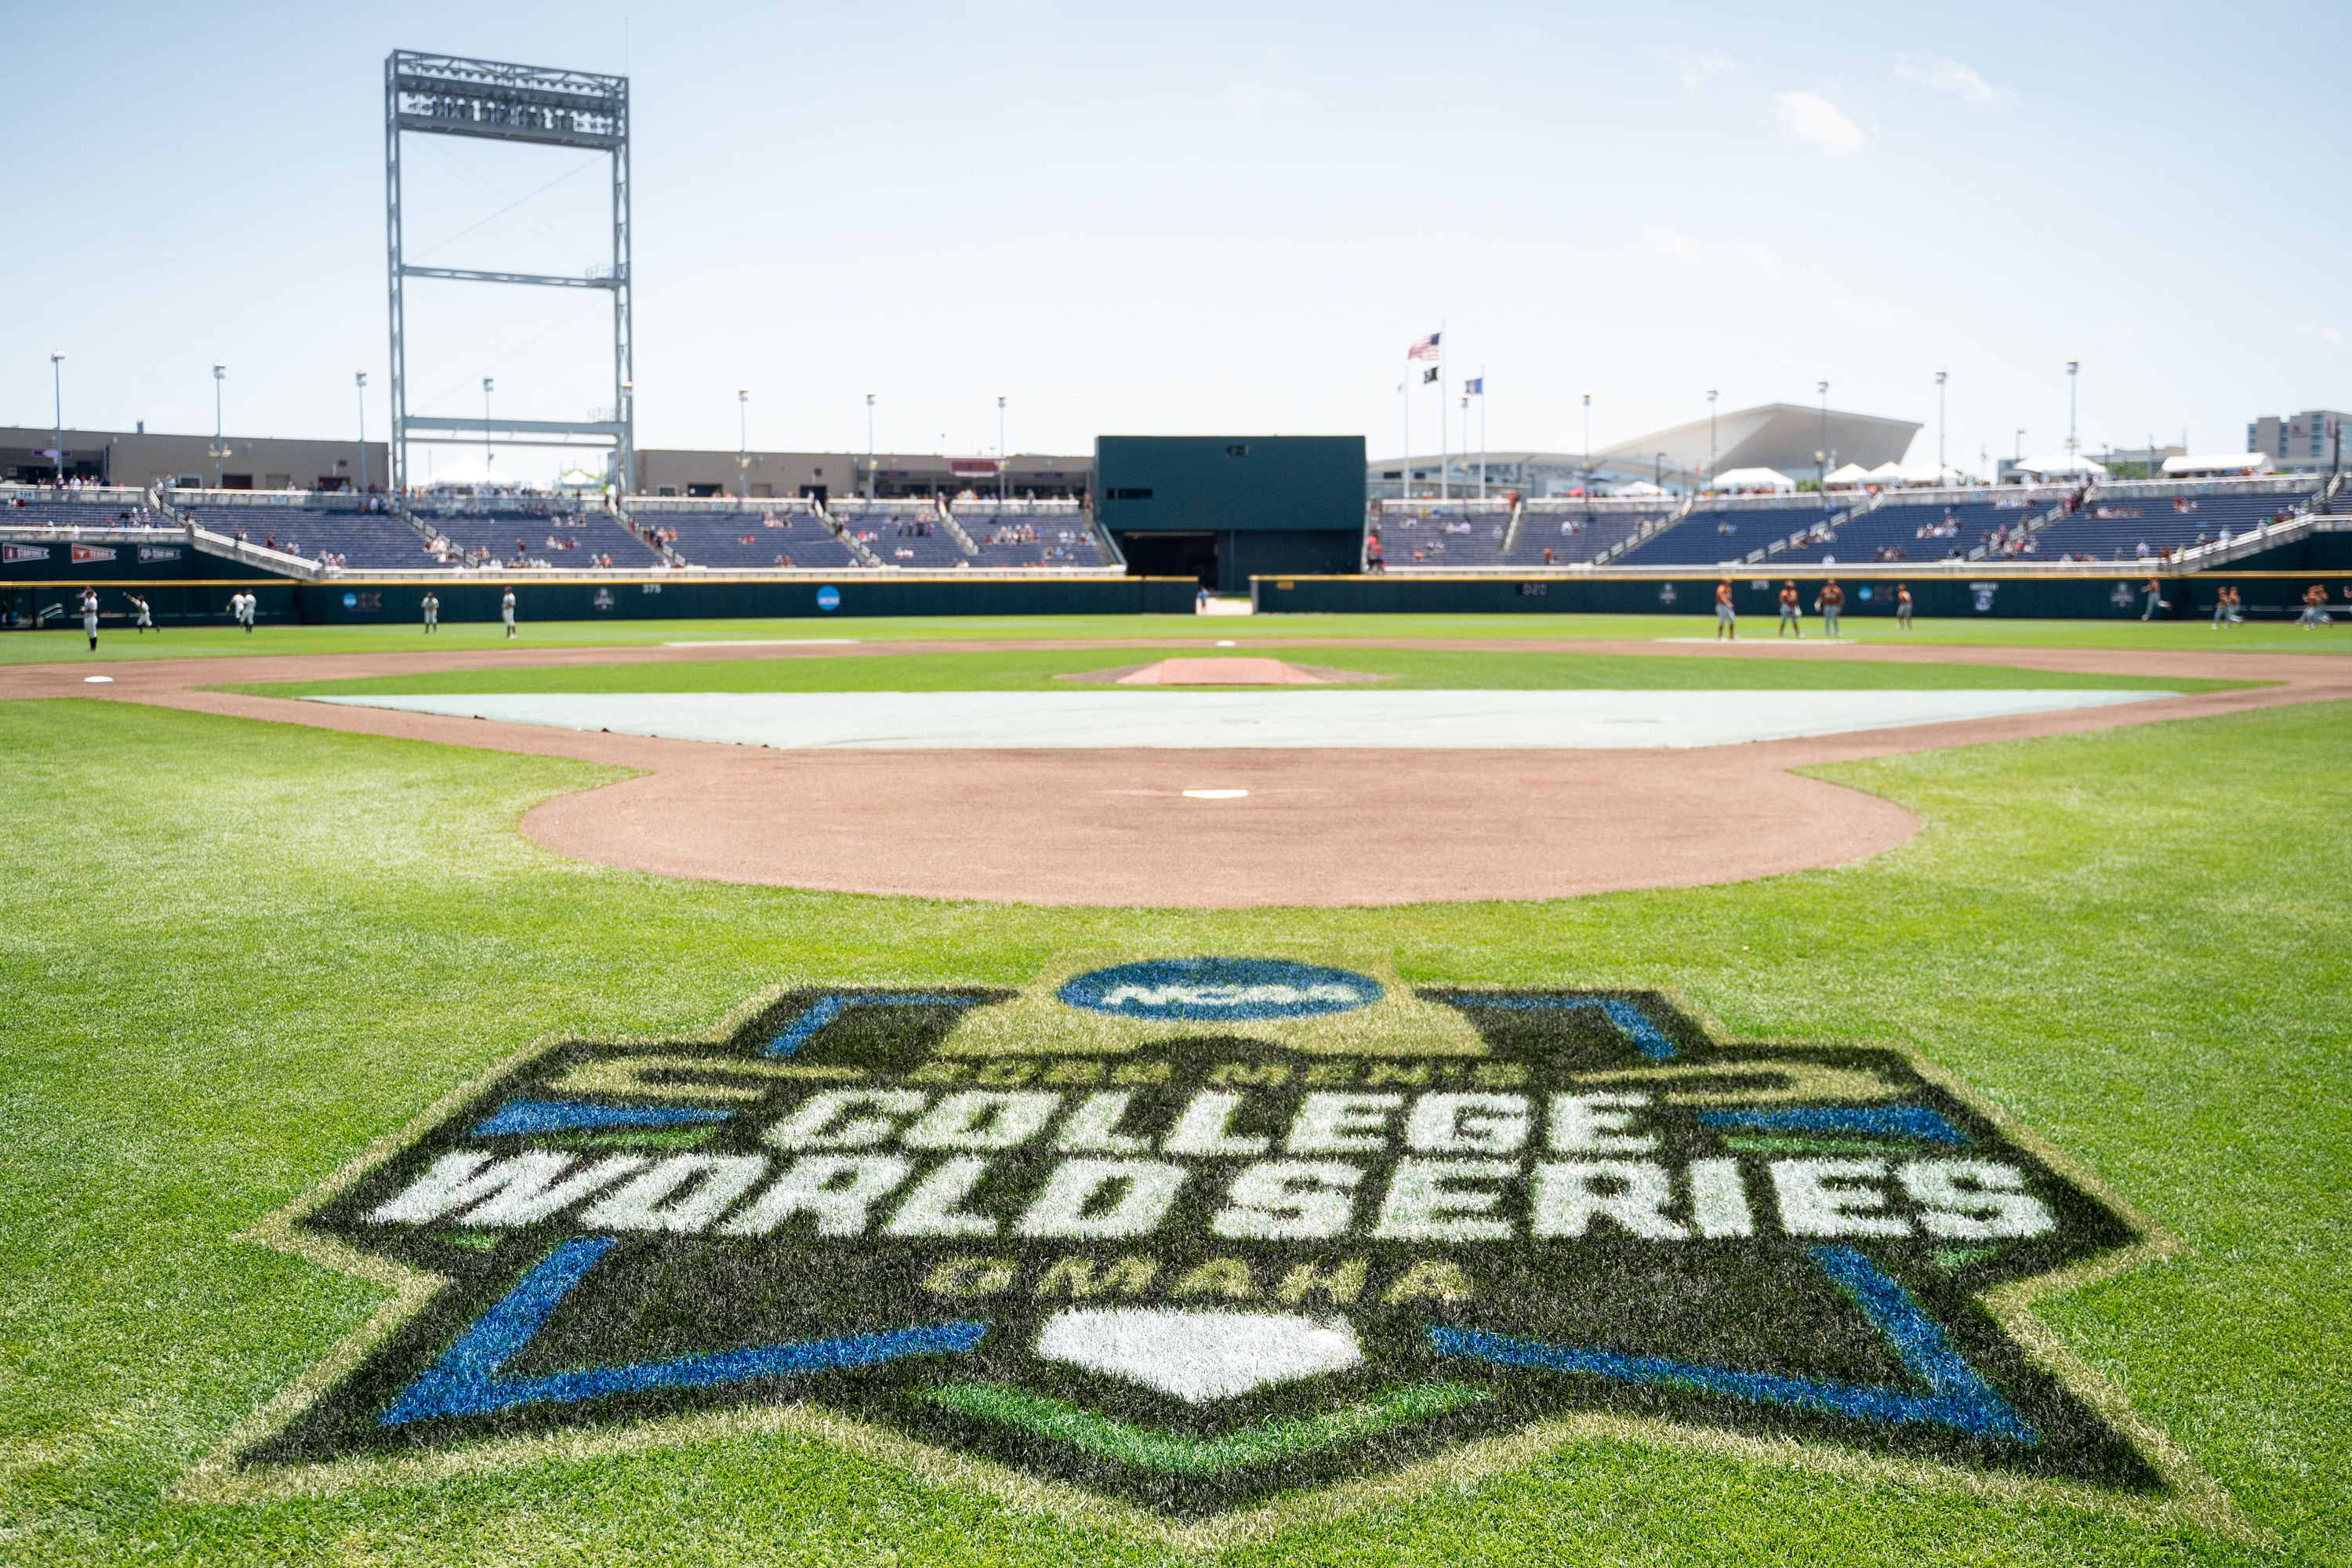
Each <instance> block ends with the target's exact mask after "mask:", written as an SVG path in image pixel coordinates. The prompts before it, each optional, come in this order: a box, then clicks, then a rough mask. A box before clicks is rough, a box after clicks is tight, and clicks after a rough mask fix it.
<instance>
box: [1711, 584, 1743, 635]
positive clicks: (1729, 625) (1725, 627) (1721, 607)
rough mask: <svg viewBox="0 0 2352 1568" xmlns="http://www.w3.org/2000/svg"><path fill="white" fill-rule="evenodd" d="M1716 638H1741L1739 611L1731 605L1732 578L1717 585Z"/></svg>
mask: <svg viewBox="0 0 2352 1568" xmlns="http://www.w3.org/2000/svg"><path fill="white" fill-rule="evenodd" d="M1715 640H1716V641H1717V642H1723V641H1726V640H1728V641H1731V642H1738V640H1739V612H1738V611H1737V610H1735V609H1733V608H1732V607H1731V579H1730V578H1728V577H1726V578H1725V579H1724V580H1723V581H1722V582H1720V583H1717V584H1716V585H1715Z"/></svg>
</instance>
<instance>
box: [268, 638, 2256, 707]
mask: <svg viewBox="0 0 2352 1568" xmlns="http://www.w3.org/2000/svg"><path fill="white" fill-rule="evenodd" d="M1205 651H1206V652H1207V653H1208V655H1209V656H1210V657H1213V658H1254V657H1262V656H1257V655H1253V654H1251V653H1249V652H1247V651H1246V650H1244V649H1240V648H1236V649H1234V651H1232V652H1231V653H1223V652H1220V651H1218V650H1215V649H1209V650H1205ZM1193 657H1199V655H1198V654H1195V655H1194V656H1193ZM1138 662H1140V661H1139V658H1138V656H1137V655H1135V654H1133V653H1121V652H1118V651H1116V650H1104V649H1100V648H1095V649H1072V648H1061V649H1034V650H1032V649H1014V650H1009V651H1002V652H988V653H951V654H949V653H935V654H896V655H887V654H886V655H871V654H869V655H861V656H859V657H857V658H746V659H696V660H693V661H691V662H685V663H663V664H599V665H511V664H508V665H494V666H491V667H490V668H485V669H453V670H445V671H441V672H439V673H436V674H432V675H379V676H370V677H364V678H362V679H353V680H306V681H277V682H265V683H260V684H256V685H249V686H238V687H234V688H232V689H234V690H238V691H250V692H256V693H258V694H260V695H262V696H265V697H360V696H368V695H373V694H376V693H395V692H396V693H405V694H410V695H421V694H424V693H427V692H443V691H448V692H480V691H1070V690H1096V689H1108V690H1119V689H1122V688H1119V687H1117V686H1111V687H1108V688H1097V687H1095V686H1092V685H1073V683H1072V682H1070V681H1067V680H1063V679H1055V678H1056V677H1058V676H1063V675H1068V674H1073V673H1079V672H1085V671H1089V670H1101V669H1111V668H1125V667H1129V666H1132V665H1134V664H1136V663H1138ZM1292 662H1295V663H1305V664H1309V665H1313V666H1316V667H1318V668H1330V669H1348V670H1360V671H1364V672H1367V673H1370V674H1374V675H1381V676H1385V677H1387V679H1384V680H1382V681H1381V682H1380V683H1378V684H1377V685H1376V684H1374V683H1371V682H1369V681H1368V682H1365V683H1363V684H1360V685H1349V686H1341V687H1339V688H1336V689H1339V690H1343V691H1395V690H1457V691H1496V690H1507V689H1549V690H1559V689H1595V690H1617V691H1627V690H1653V689H1654V690H1687V691H1720V690H1724V689H1741V690H1745V689H1778V690H1808V691H1810V690H1837V691H1843V690H1864V689H1872V690H1876V689H1897V690H1916V689H1923V688H1935V689H1969V690H1980V689H1988V688H2002V689H2011V688H2032V689H2074V690H2080V689H2117V690H2133V691H2155V690H2163V691H2189V690H2198V691H2205V690H2213V689H2220V688H2224V687H2230V686H2240V685H2244V684H2247V683H2246V682H2242V681H2227V680H2180V679H2161V678H2158V677H2156V676H2139V675H2074V674H2067V673H2063V672H2060V671H2053V670H2042V669H2018V668H2011V667H2010V666H2006V665H1998V664H1890V663H1885V662H1876V663H1874V662H1871V661H1868V660H1855V661H1847V660H1844V659H1838V660H1835V661H1832V662H1824V661H1822V660H1818V659H1802V660H1799V659H1760V658H1719V659H1717V658H1659V657H1647V658H1645V657H1643V656H1642V655H1639V654H1591V653H1549V652H1544V653H1478V652H1470V651H1464V650H1458V649H1452V648H1384V647H1348V648H1327V649H1316V650H1312V651H1311V652H1308V653H1306V654H1303V655H1301V656H1300V657H1299V658H1297V659H1296V660H1293V661H1292ZM1127 689H1131V690H1144V689H1146V688H1141V687H1136V688H1127ZM1278 689H1281V690H1297V691H1305V690H1312V689H1315V688H1311V687H1284V688H1278Z"/></svg>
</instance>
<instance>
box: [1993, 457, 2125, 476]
mask: <svg viewBox="0 0 2352 1568" xmlns="http://www.w3.org/2000/svg"><path fill="white" fill-rule="evenodd" d="M2010 467H2011V468H2013V469H2015V470H2017V471H2018V472H2020V473H2027V474H2042V475H2049V474H2093V475H2096V474H2104V473H2105V472H2106V471H2107V469H2106V465H2105V464H2104V463H2095V462H2093V461H2091V459H2090V458H2070V457H2068V456H2066V454H2065V453H2063V452H2052V453H2050V454H2048V455H2046V456H2044V457H2039V458H2026V459H2025V461H2023V462H2021V463H2011V465H2010Z"/></svg>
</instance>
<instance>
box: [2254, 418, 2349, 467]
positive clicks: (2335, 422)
mask: <svg viewBox="0 0 2352 1568" xmlns="http://www.w3.org/2000/svg"><path fill="white" fill-rule="evenodd" d="M2347 420H2352V414H2339V413H2337V412H2336V410H2334V409H2332V408H2307V409H2305V410H2304V411H2303V412H2302V413H2301V414H2265V415H2264V416H2262V417H2261V418H2260V419H2257V420H2255V421H2253V422H2252V424H2250V425H2248V426H2246V450H2247V451H2249V452H2260V453H2262V454H2263V456H2265V457H2267V458H2270V460H2271V467H2272V468H2275V469H2277V470H2278V471H2279V472H2281V473H2288V474H2294V473H2303V474H2310V473H2330V472H2333V471H2334V470H2335V468H2336V463H2337V458H2336V448H2337V445H2338V443H2339V441H2340V440H2341V438H2342V436H2343V432H2344V424H2345V421H2347Z"/></svg>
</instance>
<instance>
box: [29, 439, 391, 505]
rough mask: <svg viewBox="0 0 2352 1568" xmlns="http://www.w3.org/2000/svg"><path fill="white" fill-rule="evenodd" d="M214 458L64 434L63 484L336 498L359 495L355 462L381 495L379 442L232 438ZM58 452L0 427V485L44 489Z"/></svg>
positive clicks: (160, 444) (189, 449)
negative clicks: (350, 492)
mask: <svg viewBox="0 0 2352 1568" xmlns="http://www.w3.org/2000/svg"><path fill="white" fill-rule="evenodd" d="M220 444H221V446H222V447H224V448H225V451H224V452H223V453H222V454H221V455H220V456H218V457H215V455H214V452H213V438H212V437H210V436H151V435H149V434H148V433H147V432H146V431H144V430H130V431H123V430H68V431H67V432H66V433H65V451H66V454H67V456H66V460H65V472H66V478H68V479H85V480H96V481H99V482H101V483H105V484H110V485H137V486H140V487H142V488H144V487H146V486H149V485H180V486H184V487H194V486H209V485H211V484H212V483H213V479H214V475H215V473H217V474H218V475H219V479H220V483H221V485H222V486H223V488H225V489H233V490H283V489H306V490H342V489H360V488H361V484H360V474H361V454H362V452H364V453H365V454H366V473H367V483H368V485H369V486H370V487H372V488H373V489H383V485H384V479H385V476H386V474H388V473H389V472H390V469H389V468H387V467H386V462H387V453H386V451H385V448H384V444H383V442H382V441H369V442H365V443H362V442H359V441H304V440H281V439H279V438H278V437H274V436H231V437H226V438H225V439H224V440H223V441H222V442H221V443H220ZM55 445H56V437H55V433H54V432H52V431H50V430H47V429H39V430H35V429H28V428H26V427H24V426H0V479H9V480H13V481H15V482H16V483H18V484H36V485H39V484H47V483H48V482H49V481H50V480H51V479H53V478H54V477H55V476H56V473H57V464H56V462H55V460H54V459H52V458H46V457H43V456H41V454H42V453H44V452H46V451H48V450H49V449H50V448H51V447H54V446H55Z"/></svg>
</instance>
